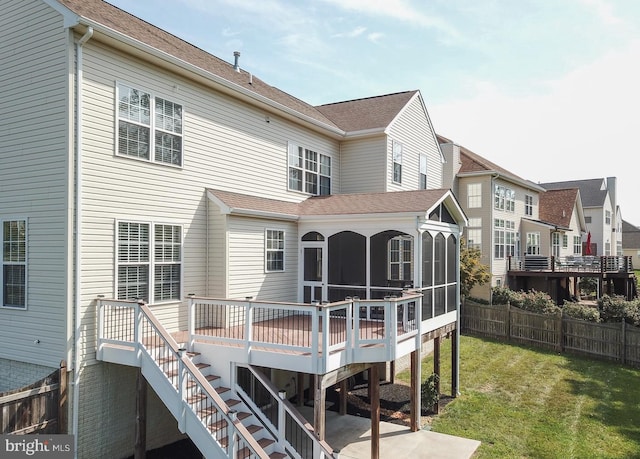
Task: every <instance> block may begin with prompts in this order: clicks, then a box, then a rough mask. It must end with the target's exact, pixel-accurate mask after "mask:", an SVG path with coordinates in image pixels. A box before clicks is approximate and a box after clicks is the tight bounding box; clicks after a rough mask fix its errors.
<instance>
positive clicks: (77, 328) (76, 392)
mask: <svg viewBox="0 0 640 459" xmlns="http://www.w3.org/2000/svg"><path fill="white" fill-rule="evenodd" d="M92 36H93V27H89V28H88V29H87V31H86V32H85V34H84V35H83V36H82V37H81V38H80V39H79V40H78V41H77V42H76V81H75V93H76V103H75V112H76V126H75V127H76V131H75V134H76V136H75V137H76V139H75V141H76V145H75V147H76V148H75V160H76V177H75V179H76V202H75V205H76V209H75V214H76V215H75V218H76V237H75V251H76V253H75V285H74V287H75V288H74V293H75V298H74V300H75V304H74V330H73V334H74V336H73V342H74V344H73V347H74V351H73V360H74V362H73V381H72V382H71V384H72V385H73V400H72V404H73V420H72V433H73V441H74V448H73V450H74V452H75V453H74V454H75V457H76V458H77V457H78V425H79V413H78V411H79V406H80V360H81V359H80V333H81V325H82V321H81V319H80V309H81V304H82V295H81V291H80V286H81V285H82V231H81V229H82V78H83V76H82V46H83V45H84V44H85V43H86V42H87V41H89V39H91V37H92Z"/></svg>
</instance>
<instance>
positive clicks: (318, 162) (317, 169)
mask: <svg viewBox="0 0 640 459" xmlns="http://www.w3.org/2000/svg"><path fill="white" fill-rule="evenodd" d="M331 163H332V158H331V156H330V155H326V154H324V153H320V152H318V151H316V150H313V149H311V148H307V147H304V146H301V145H298V144H295V143H293V142H288V143H287V189H289V190H290V191H298V192H302V193H306V194H309V195H312V196H327V195H330V194H331V184H332V181H333V180H332V178H331V174H332V164H331ZM296 175H297V176H296Z"/></svg>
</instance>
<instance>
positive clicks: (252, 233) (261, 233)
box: [227, 217, 298, 301]
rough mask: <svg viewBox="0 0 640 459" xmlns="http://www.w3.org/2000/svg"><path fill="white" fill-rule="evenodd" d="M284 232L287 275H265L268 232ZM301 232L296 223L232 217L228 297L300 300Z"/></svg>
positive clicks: (229, 239)
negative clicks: (266, 232) (299, 232)
mask: <svg viewBox="0 0 640 459" xmlns="http://www.w3.org/2000/svg"><path fill="white" fill-rule="evenodd" d="M267 228H268V229H271V230H276V231H283V232H284V234H285V235H286V236H285V241H284V243H285V247H284V253H285V260H284V265H285V266H288V267H295V269H287V270H286V271H284V272H273V273H269V272H265V269H264V266H265V230H266V229H267ZM297 241H298V229H297V225H296V224H295V222H290V223H289V222H274V221H270V220H261V219H254V218H244V217H230V218H229V222H228V250H229V259H228V263H229V271H228V282H229V290H228V295H227V296H228V297H230V298H245V297H248V296H250V297H253V298H255V299H256V300H264V301H269V300H272V301H297V294H298V291H297V288H298V287H297V286H298V270H297V266H298V255H297V254H298V250H297V247H298V242H297Z"/></svg>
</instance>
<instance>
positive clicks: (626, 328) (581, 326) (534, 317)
mask: <svg viewBox="0 0 640 459" xmlns="http://www.w3.org/2000/svg"><path fill="white" fill-rule="evenodd" d="M460 320H461V331H462V332H464V333H469V334H476V335H482V336H488V337H491V338H497V339H503V340H507V341H511V342H514V343H519V344H525V345H531V346H536V347H541V348H545V349H550V350H554V351H557V352H571V353H576V354H582V355H586V356H592V357H597V358H602V359H607V360H614V361H618V362H621V363H623V364H627V365H632V366H636V367H640V328H638V327H635V326H633V325H628V324H627V323H626V322H624V321H623V322H621V323H600V324H598V323H593V322H588V321H586V320H578V319H571V318H568V317H564V316H562V315H557V316H550V315H544V314H536V313H533V312H528V311H523V310H521V309H518V308H514V307H510V306H509V305H493V306H489V305H483V304H478V303H475V302H472V301H469V300H467V301H466V302H465V303H464V305H463V306H462V308H461V316H460Z"/></svg>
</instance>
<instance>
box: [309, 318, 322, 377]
mask: <svg viewBox="0 0 640 459" xmlns="http://www.w3.org/2000/svg"><path fill="white" fill-rule="evenodd" d="M311 310H312V311H313V313H312V315H311V364H312V365H313V368H312V371H311V373H318V369H319V367H320V362H319V361H318V360H319V358H320V350H319V344H320V343H319V339H320V314H321V311H322V309H321V308H312V309H311Z"/></svg>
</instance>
